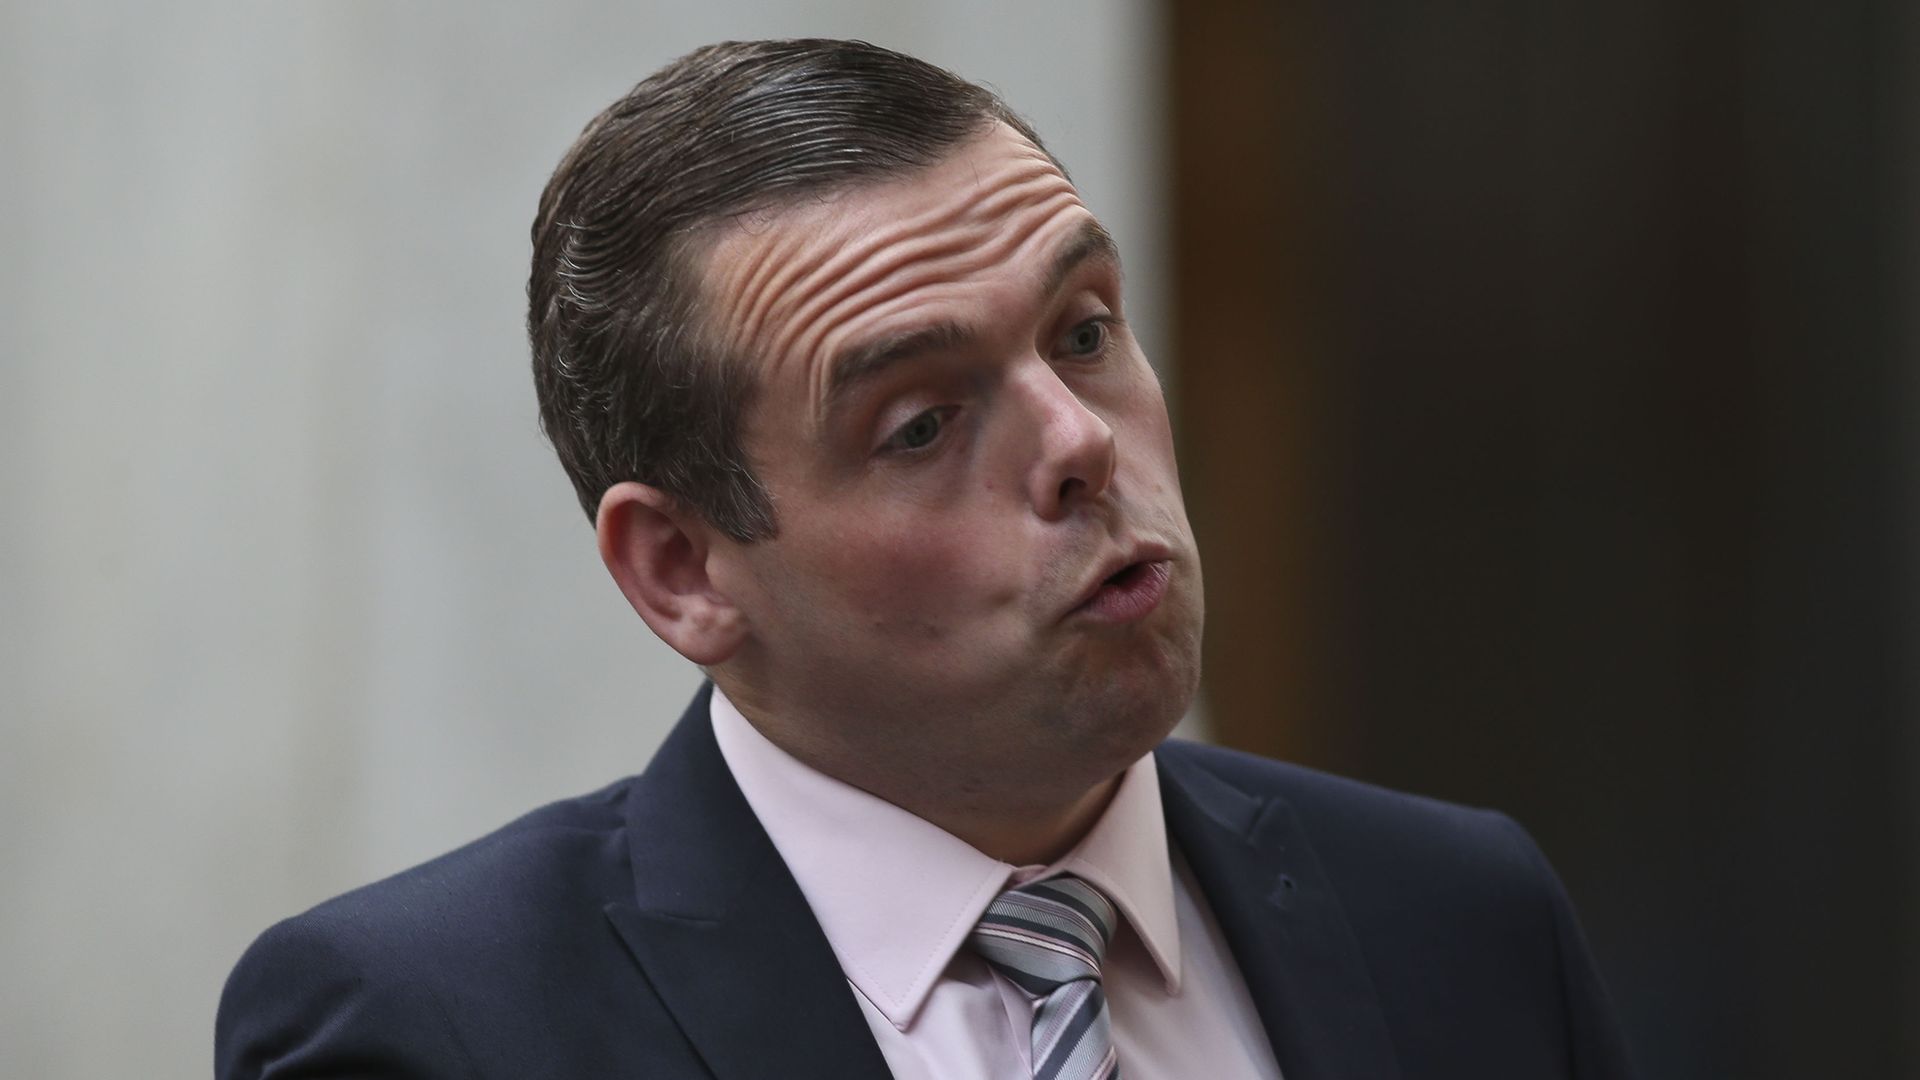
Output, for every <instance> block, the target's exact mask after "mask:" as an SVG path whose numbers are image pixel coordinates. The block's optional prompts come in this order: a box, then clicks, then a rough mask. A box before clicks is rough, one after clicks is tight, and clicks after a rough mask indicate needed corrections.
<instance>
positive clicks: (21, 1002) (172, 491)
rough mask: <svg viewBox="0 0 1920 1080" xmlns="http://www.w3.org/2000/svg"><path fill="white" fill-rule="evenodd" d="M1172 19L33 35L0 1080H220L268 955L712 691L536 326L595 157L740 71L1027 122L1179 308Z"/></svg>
mask: <svg viewBox="0 0 1920 1080" xmlns="http://www.w3.org/2000/svg"><path fill="white" fill-rule="evenodd" d="M1153 20H1154V13H1153V10H1152V5H1150V4H1149V3H1147V2H1146V0H1128V2H1124V3H1107V2H1100V0H1072V2H1061V3H1047V4H1034V3H1030V2H1019V0H989V2H978V3H972V4H969V5H966V6H965V7H963V6H962V5H958V4H942V3H937V2H926V3H897V2H896V3H888V2H886V0H871V2H840V3H833V2H826V0H814V2H806V3H775V2H759V3H754V2H746V0H727V2H707V3H699V4H669V3H665V2H658V0H655V2H648V3H628V4H615V3H571V4H551V3H550V4H543V5H537V6H536V5H506V4H490V5H477V4H437V5H406V6H399V5H395V6H392V7H388V6H376V5H371V4H325V5H321V4H311V5H257V6H247V7H241V6H232V7H226V8H219V7H213V6H195V7H185V6H173V5H149V4H135V3H121V4H108V5H100V6H98V7H94V8H87V9H80V8H77V7H76V8H64V7H58V6H56V5H54V4H51V3H47V4H25V5H21V4H11V5H8V6H6V7H4V8H0V147H4V151H0V1075H6V1076H21V1077H25V1076H33V1077H96V1076H132V1075H138V1076H196V1075H205V1073H206V1072H207V1069H208V1066H209V1059H210V1042H211V1028H212V1015H213V1009H214V1004H215V1000H216V997H217V995H218V991H219V988H220V984H221V980H222V979H223V977H224V975H225V973H226V971H227V969H228V968H229V967H230V966H231V964H232V963H233V961H234V960H235V958H236V957H237V956H238V955H239V953H240V951H241V949H242V948H244V946H245V945H246V943H247V941H248V940H249V939H250V938H251V937H252V935H254V934H255V933H257V932H258V931H259V930H260V929H262V928H264V927H265V926H266V925H267V924H268V923H269V922H271V921H272V920H274V919H276V918H279V917H281V916H284V915H287V914H290V913H292V912H295V911H297V910H300V909H301V908H303V907H305V906H307V905H310V904H312V903H314V902H317V901H318V900H320V899H323V898H324V897H326V896H328V895H330V894H332V893H335V892H337V891H340V890H342V889H345V888H348V887H351V886H353V885H355V884H358V883H360V882H363V881H366V880H369V879H371V878H373V877H376V876H379V875H382V874H385V873H388V872H391V871H394V870H397V869H400V868H401V867H403V866H405V865H407V864H410V863H412V862H414V861H417V860H419V859H421V858H424V857H427V856H430V855H432V854H434V853H436V852H438V851H440V850H443V849H445V848H447V847H449V846H452V845H454V844H456V843H459V842H461V841H463V840H465V839H467V838H469V837H471V836H473V835H476V834H477V833H479V832H481V831H484V830H485V829H487V828H491V827H492V826H494V825H496V824H498V823H500V822H503V821H505V820H506V819H508V818H509V817H511V816H513V815H515V814H517V813H519V812H520V811H522V810H523V809H526V808H528V807H530V806H532V805H534V804H536V803H539V802H542V801H545V800H548V799H551V798H556V797H560V796H564V795H568V794H572V793H575V792H578V791H581V790H586V789H589V788H591V787H595V786H598V785H600V784H602V783H604V782H606V781H608V780H610V779H612V778H614V777H617V776H620V775H622V774H625V773H628V772H632V771H635V770H637V769H638V768H639V767H640V766H641V765H642V764H643V763H644V762H645V760H646V758H647V756H648V754H649V753H650V751H651V749H652V747H653V746H654V744H655V743H656V741H657V740H658V739H659V738H660V737H661V736H662V734H663V732H664V730H665V726H666V725H667V724H668V723H670V722H671V721H672V719H673V718H674V717H675V716H677V715H678V712H679V710H680V708H681V706H682V704H683V702H684V699H685V697H686V696H687V694H688V693H689V692H690V691H691V690H692V688H693V687H694V685H695V684H696V682H697V675H696V673H695V672H694V671H693V670H692V669H691V668H690V667H688V666H687V665H685V664H684V663H683V662H682V661H680V660H679V659H678V658H677V657H675V656H673V655H671V654H670V653H668V652H667V651H666V650H665V649H664V648H662V647H661V646H659V645H658V644H657V643H655V642H654V641H653V640H652V639H651V638H650V636H649V635H648V633H647V631H646V629H645V627H644V626H643V625H642V624H641V623H640V621H639V620H638V619H637V618H636V617H635V616H634V615H633V614H632V613H631V611H630V610H628V608H627V607H626V605H625V603H624V601H622V600H621V599H620V597H619V596H618V594H617V593H616V592H615V591H614V589H613V588H612V586H611V585H610V584H609V583H608V582H607V581H606V580H605V579H604V572H603V571H602V569H601V567H600V566H599V563H598V560H597V558H596V557H595V556H594V553H593V548H592V544H591V535H590V532H589V530H588V529H587V528H586V526H585V523H584V521H583V520H582V518H581V517H580V514H579V511H578V509H577V507H576V506H575V505H574V503H573V499H572V495H571V492H570V490H569V488H568V486H567V484H566V482H565V480H564V478H563V476H562V475H561V473H560V470H559V469H558V467H557V466H556V465H555V464H554V462H553V460H552V458H551V454H550V453H549V451H548V449H547V448H546V446H545V445H544V443H543V442H542V441H541V439H540V437H539V435H538V432H537V427H536V422H535V415H534V408H533V397H532V390H531V386H530V381H529V378H528V376H527V374H526V348H525V343H524V340H523V336H522V327H521V320H522V317H523V304H524V294H523V289H524V281H525V271H526V259H527V252H528V245H527V240H526V229H527V225H528V223H529V221H530V219H531V217H532V213H533V207H534V202H535V199H536V197H537V195H538V192H539V189H540V187H541V184H542V183H543V182H544V180H545V178H546V176H547V174H548V172H549V171H550V170H551V168H552V166H553V164H554V163H555V162H556V161H557V160H558V158H559V156H560V154H561V152H562V151H563V150H564V149H565V147H566V145H567V144H568V143H569V142H570V141H571V139H572V137H573V135H574V134H575V133H576V132H577V131H578V130H579V128H580V127H581V125H582V124H584V123H585V121H586V120H587V119H588V118H589V117H590V116H591V115H592V114H593V113H595V112H596V111H598V109H600V108H601V107H602V106H603V105H604V104H606V103H607V102H608V101H610V100H612V99H613V98H614V97H616V96H618V95H619V94H620V93H621V92H623V91H624V90H625V89H626V88H627V87H628V86H629V85H631V84H632V83H633V82H635V81H636V80H637V79H639V78H640V77H641V76H642V75H644V74H645V73H646V72H648V71H650V70H651V69H653V68H654V67H656V66H658V65H659V64H660V63H662V62H664V61H666V60H667V59H669V58H671V57H673V56H675V55H678V54H680V53H682V52H684V51H686V50H687V49H689V48H692V47H694V46H696V45H699V44H702V43H705V42H707V41H711V40H717V39H720V38H724V37H762V36H786V35H795V34H803V33H804V34H826V35H847V36H863V37H868V38H870V39H873V40H876V41H879V42H881V43H883V44H889V45H893V46H895V47H900V48H904V49H907V50H908V51H912V52H917V53H920V54H922V55H924V56H927V57H928V58H930V59H933V60H936V61H938V62H942V63H945V64H947V65H949V66H952V67H954V68H956V69H957V70H959V71H961V72H962V73H963V74H966V75H969V76H972V77H974V78H978V79H983V80H986V81H988V82H991V83H993V84H995V85H997V86H998V87H999V88H1000V89H1001V90H1002V91H1003V92H1004V93H1005V94H1006V95H1007V97H1008V98H1009V99H1010V100H1011V101H1013V102H1014V103H1015V105H1016V107H1019V108H1021V109H1022V110H1024V111H1025V112H1027V113H1028V114H1029V115H1030V116H1031V118H1032V119H1033V120H1034V121H1035V122H1036V124H1037V125H1038V127H1039V129H1040V130H1041V131H1042V132H1043V133H1044V134H1045V135H1047V136H1048V138H1049V140H1050V142H1051V143H1052V145H1053V148H1054V149H1055V151H1056V152H1057V153H1059V154H1060V155H1061V156H1062V157H1063V158H1064V159H1065V160H1066V161H1067V162H1068V164H1069V165H1070V167H1071V168H1072V169H1073V170H1074V172H1075V175H1076V178H1077V179H1078V180H1079V181H1080V183H1081V186H1082V188H1083V190H1084V192H1085V193H1086V194H1087V196H1088V198H1089V201H1090V202H1091V203H1092V204H1093V206H1094V208H1095V209H1096V211H1098V212H1099V213H1100V214H1101V215H1102V216H1103V217H1104V218H1105V219H1106V221H1107V222H1108V224H1109V226H1110V227H1112V228H1113V230H1114V232H1115V233H1116V234H1117V235H1118V236H1119V238H1120V240H1121V243H1122V245H1123V247H1125V248H1126V251H1127V258H1128V262H1129V266H1130V274H1131V280H1132V284H1131V296H1132V302H1133V306H1134V310H1135V321H1136V322H1137V323H1138V324H1139V326H1140V327H1141V328H1142V336H1143V338H1145V339H1146V341H1147V343H1148V345H1149V347H1150V348H1151V347H1152V346H1153V345H1154V344H1155V342H1156V341H1158V340H1160V339H1161V337H1162V336H1163V334H1164V322H1165V320H1164V318H1163V311H1162V307H1163V305H1162V302H1161V293H1162V289H1161V284H1160V281H1159V279H1158V277H1157V275H1156V269H1157V263H1158V262H1159V258H1160V254H1161V246H1162V240H1163V237H1162V236H1161V232H1160V226H1159V222H1160V218H1159V215H1158V213H1157V207H1156V203H1157V200H1158V198H1159V184H1160V169H1159V165H1158V158H1159V145H1160V141H1161V140H1160V132H1159V109H1160V101H1161V97H1162V94H1161V78H1160V76H1161V73H1160V67H1159V56H1158V53H1157V46H1156V42H1157V37H1158V34H1157V30H1156V26H1155V24H1154V21H1153Z"/></svg>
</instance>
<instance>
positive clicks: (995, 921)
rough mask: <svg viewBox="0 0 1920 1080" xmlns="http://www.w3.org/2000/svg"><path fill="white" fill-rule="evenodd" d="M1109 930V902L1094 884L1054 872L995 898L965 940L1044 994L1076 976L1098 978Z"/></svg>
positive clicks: (1004, 970)
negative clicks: (1060, 875) (1055, 875)
mask: <svg viewBox="0 0 1920 1080" xmlns="http://www.w3.org/2000/svg"><path fill="white" fill-rule="evenodd" d="M1113 931H1114V912H1113V904H1112V903H1111V902H1110V901H1108V900H1107V898H1106V897H1104V896H1102V895H1100V891H1099V890H1098V889H1095V888H1094V887H1093V886H1091V885H1089V884H1087V883H1086V882H1084V881H1081V880H1080V879H1079V878H1072V877H1056V878H1048V879H1047V880H1045V881H1032V882H1028V883H1027V884H1025V885H1021V886H1018V887H1017V888H1012V889H1008V890H1007V891H1006V892H1003V893H1001V894H1000V895H999V896H997V897H995V898H994V901H993V903H991V904H988V905H987V910H986V914H984V915H982V916H980V921H979V923H978V924H976V925H975V926H974V928H973V934H972V935H971V936H970V937H969V938H968V939H967V940H968V943H969V944H970V945H972V946H973V951H975V952H977V953H979V954H980V955H981V956H983V957H985V958H986V959H987V962H988V963H990V964H992V965H993V966H994V967H996V968H998V969H999V970H1000V971H1001V973H1002V974H1004V975H1006V976H1007V977H1008V978H1010V979H1012V980H1013V981H1014V982H1015V983H1018V984H1019V985H1020V986H1021V988H1023V989H1025V990H1026V991H1027V992H1029V993H1033V994H1040V995H1045V994H1050V993H1052V992H1053V991H1054V989H1055V988H1056V987H1059V986H1061V985H1063V984H1065V983H1069V982H1072V981H1074V980H1075V979H1092V980H1094V981H1095V982H1098V981H1099V979H1100V961H1101V959H1102V958H1103V957H1105V956H1106V954H1107V945H1108V943H1109V942H1111V941H1112V940H1113Z"/></svg>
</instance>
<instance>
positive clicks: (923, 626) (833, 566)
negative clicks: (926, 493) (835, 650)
mask: <svg viewBox="0 0 1920 1080" xmlns="http://www.w3.org/2000/svg"><path fill="white" fill-rule="evenodd" d="M820 572H821V575H822V577H821V578H820V580H825V581H835V582H844V583H846V584H845V585H844V587H843V588H842V589H841V590H840V592H841V596H842V597H844V599H845V601H846V603H847V604H848V606H849V607H850V608H851V609H852V610H851V612H850V614H851V615H852V616H853V617H854V618H856V619H859V620H860V621H862V622H864V623H866V624H868V625H870V626H872V627H873V628H874V629H876V630H881V631H888V632H911V633H917V634H922V635H926V636H933V637H945V636H948V635H949V634H951V633H952V632H953V631H954V629H955V628H957V627H958V626H959V625H961V624H962V623H964V622H967V621H970V620H977V619H979V618H981V617H983V616H986V615H991V614H992V613H993V612H995V611H998V610H1002V609H1006V608H1010V607H1013V606H1014V605H1015V604H1016V603H1017V602H1018V600H1019V598H1020V596H1021V582H1020V579H1019V575H1018V574H1017V572H1016V571H1015V567H1014V561H1013V560H1012V559H1011V558H1010V557H1007V556H1006V553H1005V551H1004V545H997V544H995V543H993V542H992V541H991V540H990V539H988V538H987V537H984V536H982V535H981V534H980V533H979V532H978V531H970V530H969V529H968V527H967V526H966V524H965V523H963V522H958V521H945V520H942V521H941V522H939V523H938V524H937V525H936V524H934V523H930V522H928V521H926V520H924V519H917V520H916V521H915V522H914V523H913V524H912V527H910V528H907V527H900V525H899V523H895V522H890V521H888V520H886V519H885V518H884V517H882V518H877V519H872V524H871V527H869V528H867V529H864V530H861V531H858V532H847V533H842V534H841V535H839V536H837V537H835V538H833V540H832V542H830V543H829V544H828V545H826V546H825V547H824V548H823V550H822V553H821V563H820Z"/></svg>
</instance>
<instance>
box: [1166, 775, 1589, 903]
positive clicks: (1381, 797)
mask: <svg viewBox="0 0 1920 1080" xmlns="http://www.w3.org/2000/svg"><path fill="white" fill-rule="evenodd" d="M1160 754H1161V755H1162V757H1163V759H1164V760H1165V761H1166V764H1167V768H1168V771H1169V773H1170V774H1172V775H1174V776H1176V777H1179V776H1184V777H1188V778H1190V779H1191V778H1197V777H1205V778H1207V779H1206V780H1203V781H1201V782H1203V783H1218V784H1225V785H1226V786H1227V787H1229V788H1231V789H1232V790H1234V791H1237V792H1240V793H1242V795H1243V796H1245V797H1246V798H1249V799H1277V800H1278V801H1279V802H1281V803H1283V804H1284V805H1285V806H1286V807H1287V808H1288V809H1289V810H1290V812H1291V813H1292V815H1293V817H1294V819H1295V820H1296V821H1297V822H1298V824H1299V826H1300V827H1301V829H1302V830H1304V834H1305V837H1306V839H1307V840H1308V842H1309V843H1310V844H1311V845H1312V847H1313V850H1314V851H1315V853H1316V854H1317V857H1318V858H1319V861H1320V862H1321V864H1322V865H1323V866H1324V867H1325V868H1326V870H1327V873H1328V875H1329V877H1330V878H1331V880H1333V881H1334V882H1335V883H1336V885H1337V886H1338V887H1339V889H1340V892H1341V896H1342V900H1343V901H1344V903H1345V904H1346V906H1347V908H1348V910H1349V913H1350V914H1351V915H1353V916H1354V917H1356V918H1358V919H1361V920H1366V919H1369V918H1380V919H1382V920H1391V921H1397V922H1401V923H1405V924H1418V923H1420V922H1424V921H1426V920H1428V919H1454V920H1456V921H1457V923H1458V924H1476V925H1477V924H1487V928H1488V929H1494V928H1496V927H1498V926H1500V925H1503V923H1504V925H1506V926H1508V927H1509V928H1510V927H1511V926H1512V924H1511V923H1505V922H1504V921H1505V920H1509V919H1516V918H1517V919H1520V920H1522V921H1523V922H1525V923H1530V924H1536V925H1537V924H1539V923H1540V922H1541V919H1542V916H1543V913H1545V912H1546V911H1547V910H1548V909H1549V907H1550V906H1551V905H1552V904H1553V903H1555V902H1557V899H1558V894H1559V892H1560V885H1559V882H1558V880H1557V878H1555V877H1554V875H1553V872H1552V870H1551V868H1550V867H1549V866H1548V864H1547V861H1546V859H1545V857H1544V856H1543V855H1541V853H1540V850H1539V848H1538V847H1537V846H1536V845H1535V844H1534V842H1533V839H1532V837H1530V836H1529V835H1528V834H1527V832H1526V830H1525V829H1523V828H1521V827H1520V826H1519V825H1518V824H1517V823H1515V822H1514V821H1513V819H1511V818H1509V817H1507V816H1506V815H1505V814H1502V813H1500V812H1498V811H1495V810H1488V809H1481V808H1477V807H1470V806H1462V805H1460V804H1457V803H1451V802H1446V801H1443V800H1440V799H1434V798H1429V797H1426V796H1423V795H1414V794H1409V793H1407V792H1402V791H1394V790H1391V789H1388V788H1384V787H1379V786H1377V785H1374V784H1369V783H1366V782H1364V781H1360V780H1353V779H1349V778H1346V777H1341V776H1335V775H1332V774H1330V773H1324V772H1320V771H1318V770H1315V769H1309V768H1306V767H1304V766H1300V765H1294V764H1290V763H1287V762H1281V761H1273V760H1270V759H1267V758H1262V757H1258V756H1256V755H1253V754H1248V753H1243V752H1240V751H1236V750H1228V749H1225V748H1222V747H1215V746H1204V745H1200V744H1196V743H1187V742H1169V743H1167V744H1165V745H1164V746H1162V747H1161V749H1160Z"/></svg>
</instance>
